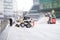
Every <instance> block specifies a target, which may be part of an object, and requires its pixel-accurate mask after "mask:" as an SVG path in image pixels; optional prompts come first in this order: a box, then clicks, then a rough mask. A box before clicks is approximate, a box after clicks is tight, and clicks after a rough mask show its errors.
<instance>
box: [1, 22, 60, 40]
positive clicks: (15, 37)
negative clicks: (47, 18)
mask: <svg viewBox="0 0 60 40" xmlns="http://www.w3.org/2000/svg"><path fill="white" fill-rule="evenodd" d="M0 40H60V25H59V24H37V23H36V24H35V26H34V27H31V28H21V27H15V25H13V26H9V25H7V27H6V29H5V30H4V31H3V32H2V34H1V36H0Z"/></svg>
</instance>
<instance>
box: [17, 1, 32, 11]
mask: <svg viewBox="0 0 60 40" xmlns="http://www.w3.org/2000/svg"><path fill="white" fill-rule="evenodd" d="M16 1H17V9H18V10H23V11H28V10H30V8H31V7H32V5H33V0H16Z"/></svg>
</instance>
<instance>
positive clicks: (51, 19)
mask: <svg viewBox="0 0 60 40" xmlns="http://www.w3.org/2000/svg"><path fill="white" fill-rule="evenodd" d="M48 24H56V16H55V15H54V14H53V15H49V21H48Z"/></svg>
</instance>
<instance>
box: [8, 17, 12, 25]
mask: <svg viewBox="0 0 60 40" xmlns="http://www.w3.org/2000/svg"><path fill="white" fill-rule="evenodd" d="M9 22H10V26H12V18H9Z"/></svg>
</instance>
